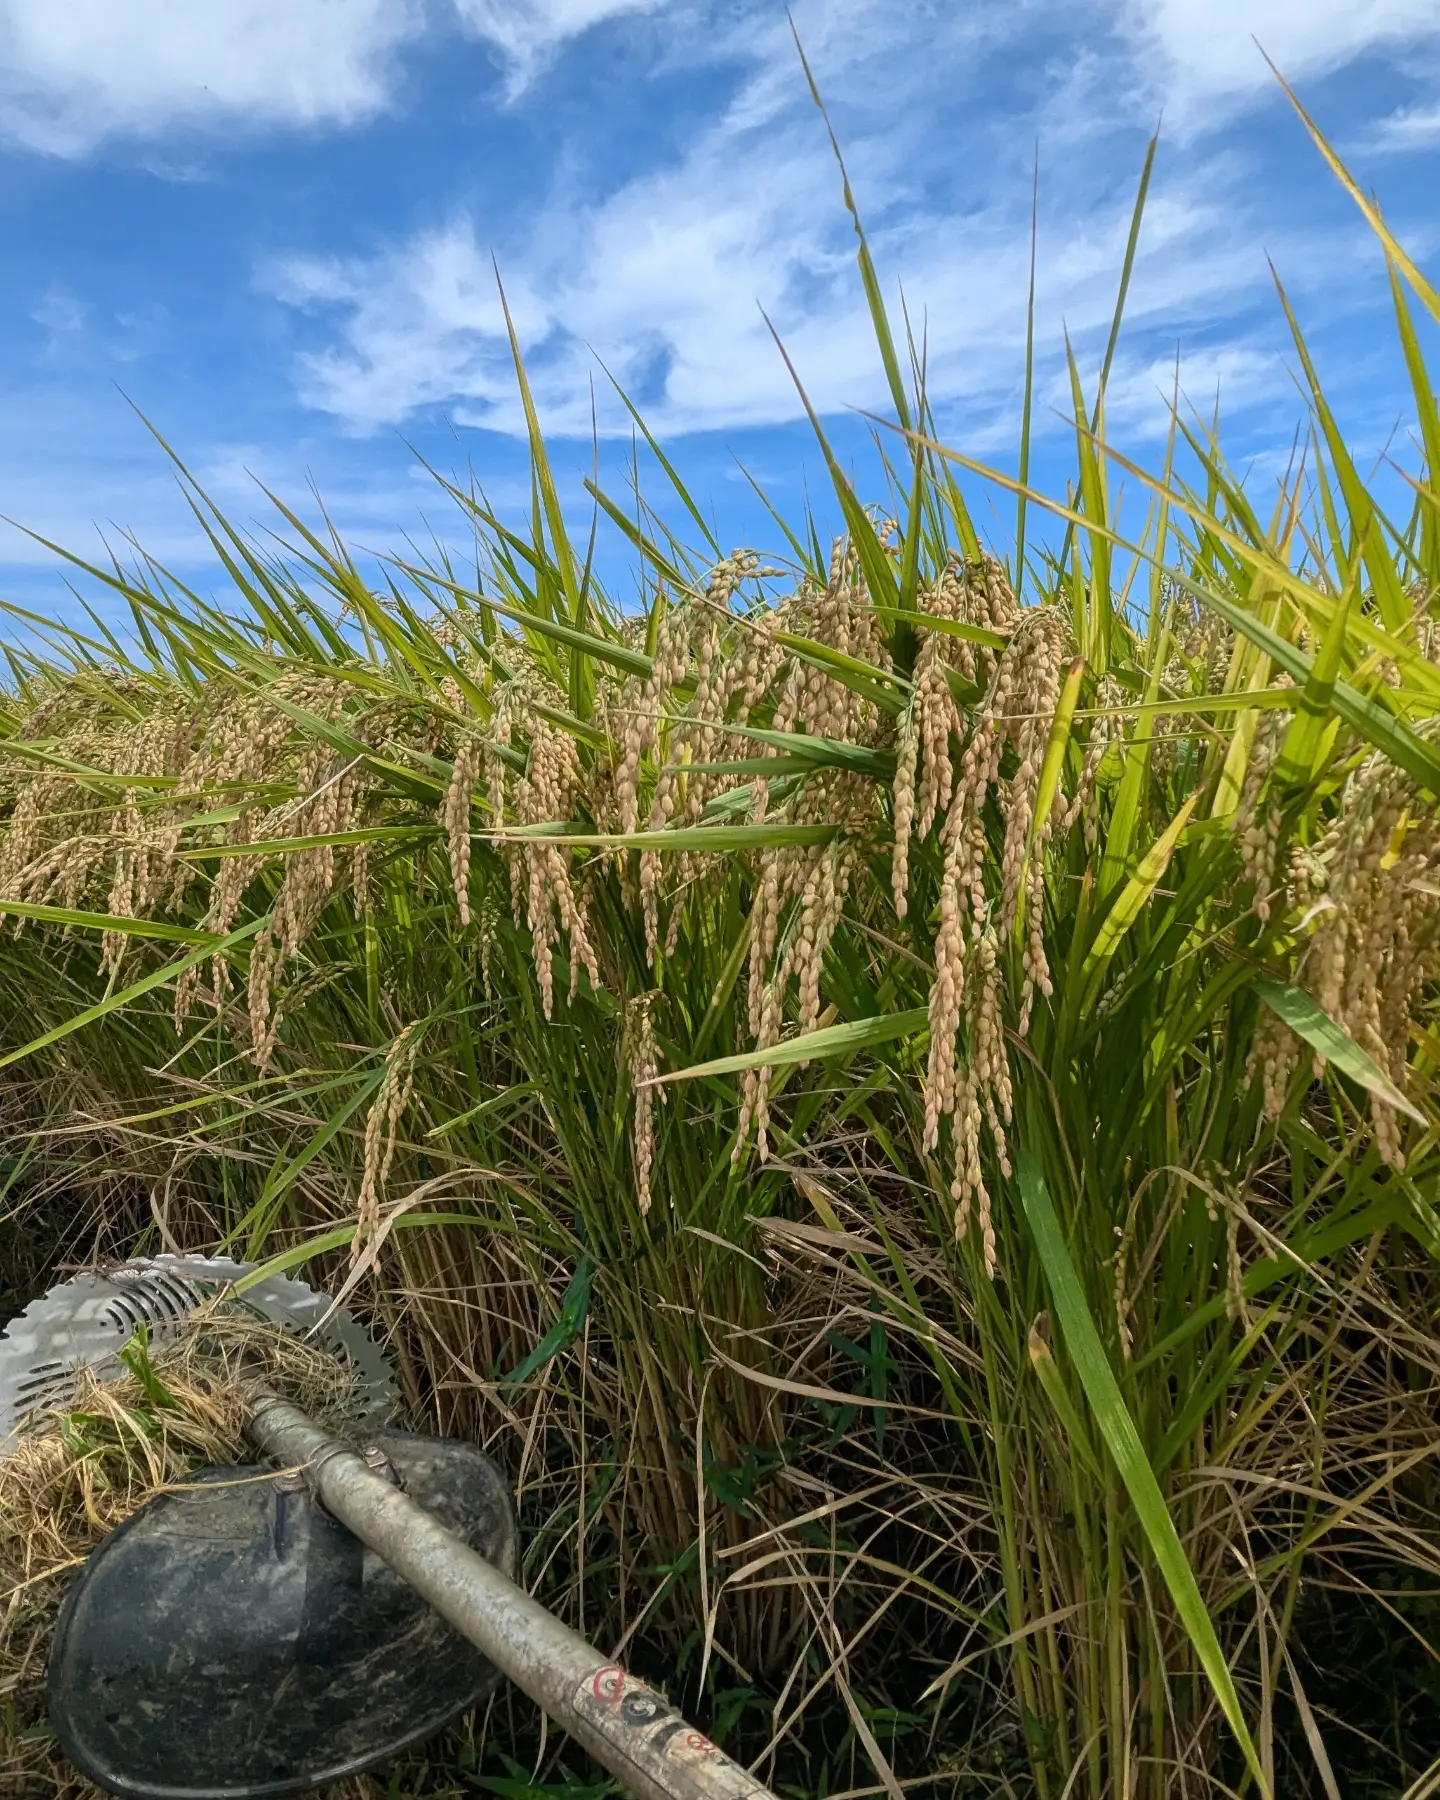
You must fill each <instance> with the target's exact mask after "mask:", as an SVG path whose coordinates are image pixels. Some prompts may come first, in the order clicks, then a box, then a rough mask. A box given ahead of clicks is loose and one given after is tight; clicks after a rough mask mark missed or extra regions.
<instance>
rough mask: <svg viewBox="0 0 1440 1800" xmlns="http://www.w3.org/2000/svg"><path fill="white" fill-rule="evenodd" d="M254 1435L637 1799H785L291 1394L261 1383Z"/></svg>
mask: <svg viewBox="0 0 1440 1800" xmlns="http://www.w3.org/2000/svg"><path fill="white" fill-rule="evenodd" d="M250 1399H251V1417H250V1424H249V1426H248V1428H247V1429H248V1435H249V1437H250V1438H251V1440H252V1442H253V1443H255V1445H256V1446H257V1447H258V1448H259V1449H260V1450H262V1451H263V1452H264V1453H265V1454H266V1455H267V1456H271V1457H274V1458H275V1460H276V1461H277V1462H280V1463H284V1464H288V1465H294V1466H298V1467H302V1468H304V1470H305V1471H306V1475H307V1478H308V1479H309V1481H310V1484H311V1486H312V1487H313V1488H314V1490H315V1492H316V1493H317V1494H318V1495H319V1497H320V1499H321V1500H322V1501H323V1502H324V1504H325V1507H326V1510H327V1511H329V1512H330V1513H331V1514H332V1515H333V1516H334V1517H335V1518H337V1519H338V1520H339V1521H340V1522H341V1524H343V1525H346V1526H348V1527H349V1529H350V1530H351V1531H353V1532H354V1534H355V1536H356V1537H357V1538H359V1539H360V1541H361V1543H362V1544H366V1545H368V1546H369V1548H370V1549H371V1550H373V1551H374V1552H375V1554H376V1555H377V1556H378V1557H380V1558H381V1559H382V1560H383V1561H384V1562H387V1563H388V1564H389V1565H390V1567H391V1568H392V1569H394V1571H395V1573H396V1574H397V1575H399V1576H400V1577H401V1578H402V1579H403V1580H405V1581H407V1582H408V1583H409V1584H410V1586H411V1587H413V1588H414V1589H415V1591H416V1593H417V1594H420V1595H421V1596H423V1598H424V1599H426V1600H428V1601H429V1602H430V1604H431V1605H432V1606H433V1607H434V1608H435V1610H436V1611H437V1612H438V1613H439V1614H440V1615H441V1616H442V1617H443V1618H445V1619H448V1620H449V1622H450V1623H451V1624H452V1625H453V1626H454V1627H455V1629H456V1630H457V1631H458V1632H460V1633H461V1634H462V1635H463V1636H464V1637H466V1638H468V1639H469V1640H470V1642H471V1643H472V1644H474V1645H475V1646H476V1648H477V1649H478V1650H480V1651H482V1652H483V1653H484V1654H485V1655H486V1656H487V1657H489V1659H490V1661H491V1662H492V1663H494V1664H495V1666H496V1668H498V1669H500V1670H501V1671H502V1672H503V1673H504V1674H505V1675H507V1676H509V1678H510V1680H511V1681H513V1682H514V1683H515V1685H516V1686H517V1687H518V1688H522V1689H523V1690H524V1691H525V1693H527V1694H528V1695H529V1696H530V1698H531V1699H532V1700H534V1701H535V1702H536V1703H537V1705H539V1706H542V1707H543V1708H544V1709H545V1711H546V1712H547V1713H548V1714H549V1715H550V1717H551V1718H552V1719H553V1720H554V1721H555V1722H556V1724H557V1725H559V1726H561V1727H562V1729H563V1730H565V1731H567V1732H568V1733H569V1734H570V1736H571V1737H573V1738H574V1739H575V1740H576V1741H577V1742H578V1743H580V1744H583V1745H584V1747H585V1748H586V1749H587V1750H588V1751H589V1752H590V1753H591V1755H592V1756H594V1757H595V1758H596V1759H597V1760H598V1761H599V1762H602V1763H603V1764H604V1765H605V1767H606V1768H607V1769H609V1771H610V1772H611V1774H612V1775H614V1776H615V1777H616V1778H617V1779H618V1780H620V1781H621V1782H623V1783H624V1785H625V1786H626V1787H627V1788H628V1789H629V1791H630V1792H631V1793H632V1794H634V1795H636V1796H637V1797H638V1800H775V1796H774V1795H773V1794H772V1793H771V1792H770V1790H769V1789H768V1788H765V1787H762V1786H761V1785H760V1783H759V1782H758V1781H756V1780H755V1779H754V1777H753V1776H751V1775H749V1774H748V1773H747V1772H746V1771H745V1770H744V1769H742V1768H741V1767H740V1765H739V1764H738V1763H736V1762H733V1761H732V1760H731V1759H730V1758H729V1757H728V1756H726V1755H725V1754H724V1753H723V1752H722V1751H720V1750H718V1749H717V1748H716V1747H715V1745H714V1744H712V1743H711V1742H710V1741H709V1739H708V1738H706V1737H705V1736H704V1735H703V1734H702V1733H701V1732H699V1731H697V1730H696V1729H695V1728H694V1727H693V1726H691V1725H689V1724H687V1723H686V1721H685V1720H684V1719H683V1718H682V1717H681V1716H680V1714H679V1713H678V1712H677V1711H676V1710H675V1708H674V1707H673V1706H671V1705H670V1703H669V1702H668V1701H667V1700H666V1699H664V1698H663V1696H662V1695H660V1694H657V1693H656V1692H655V1691H654V1689H653V1688H649V1687H646V1686H645V1684H644V1683H643V1682H642V1681H639V1680H637V1679H636V1678H635V1677H634V1676H633V1675H629V1674H627V1673H626V1672H625V1670H624V1669H621V1668H618V1667H616V1665H615V1664H613V1663H610V1662H607V1661H606V1660H605V1658H604V1657H602V1656H601V1655H600V1653H599V1651H598V1650H596V1649H595V1648H594V1647H593V1646H592V1645H590V1644H587V1643H586V1642H585V1640H584V1638H582V1637H580V1636H578V1635H577V1634H576V1633H575V1632H573V1631H571V1630H570V1629H569V1627H568V1626H565V1625H562V1624H561V1623H560V1621H559V1620H558V1619H557V1618H555V1617H554V1616H553V1615H552V1614H550V1613H548V1612H547V1611H546V1610H545V1608H544V1607H543V1606H541V1605H540V1603H539V1601H537V1600H532V1599H531V1597H530V1595H529V1594H527V1593H526V1592H525V1590H524V1589H523V1588H520V1587H517V1586H516V1585H515V1583H514V1582H513V1581H510V1580H508V1579H507V1578H506V1577H505V1576H504V1575H502V1574H501V1573H500V1571H499V1570H498V1569H496V1568H494V1567H493V1566H492V1565H491V1564H490V1563H488V1562H486V1561H485V1558H484V1557H483V1556H481V1555H479V1553H478V1552H476V1551H474V1550H472V1549H471V1548H470V1546H469V1545H468V1544H464V1543H462V1542H461V1541H460V1539H459V1538H457V1537H456V1536H455V1535H454V1534H453V1533H452V1532H449V1531H447V1530H446V1529H445V1527H444V1526H443V1525H442V1524H441V1523H440V1522H439V1520H438V1519H436V1518H435V1517H434V1516H433V1515H432V1514H431V1513H428V1512H426V1510H425V1509H424V1507H422V1506H418V1505H417V1504H416V1503H415V1501H413V1500H411V1499H410V1498H409V1496H408V1495H406V1494H404V1493H402V1492H401V1491H400V1489H399V1488H397V1487H395V1486H393V1485H392V1484H391V1483H390V1482H389V1481H387V1480H386V1478H385V1477H384V1475H382V1474H378V1473H377V1472H376V1471H375V1470H374V1469H372V1468H371V1467H370V1466H369V1464H368V1463H367V1462H366V1461H365V1459H364V1458H363V1456H361V1455H360V1453H359V1452H358V1451H356V1450H354V1449H352V1448H351V1447H350V1446H349V1445H348V1444H346V1443H343V1442H342V1441H341V1440H340V1439H339V1438H335V1437H332V1436H331V1435H330V1433H329V1432H327V1431H323V1430H322V1429H321V1428H320V1426H318V1425H316V1424H315V1423H314V1421H313V1420H312V1419H310V1418H308V1417H307V1416H306V1414H305V1413H303V1412H302V1411H301V1410H300V1408H299V1407H297V1406H292V1405H291V1404H290V1402H289V1401H287V1400H282V1399H280V1398H279V1397H278V1396H276V1395H274V1394H271V1393H268V1392H265V1391H264V1390H261V1389H252V1390H251V1395H250Z"/></svg>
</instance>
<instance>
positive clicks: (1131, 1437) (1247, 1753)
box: [1016, 1144, 1270, 1794]
mask: <svg viewBox="0 0 1440 1800" xmlns="http://www.w3.org/2000/svg"><path fill="white" fill-rule="evenodd" d="M1016 1185H1017V1186H1018V1187H1019V1190H1020V1199H1021V1203H1022V1205H1023V1207H1024V1210H1025V1217H1026V1220H1027V1221H1028V1223H1029V1226H1030V1230H1031V1233H1032V1235H1033V1237H1034V1239H1035V1247H1036V1249H1037V1250H1038V1251H1039V1254H1040V1260H1041V1263H1042V1264H1043V1265H1044V1269H1045V1277H1046V1280H1047V1282H1048V1284H1049V1287H1050V1294H1051V1298H1052V1300H1053V1303H1054V1308H1055V1314H1056V1317H1057V1319H1058V1320H1059V1324H1060V1330H1061V1333H1062V1335H1063V1338H1064V1342H1065V1348H1066V1350H1067V1351H1068V1352H1069V1355H1070V1359H1071V1361H1072V1362H1073V1363H1074V1365H1075V1372H1076V1374H1077V1375H1078V1376H1079V1378H1080V1385H1081V1387H1082V1388H1083V1389H1084V1390H1085V1398H1086V1400H1087V1401H1088V1402H1089V1405H1090V1411H1091V1413H1092V1414H1093V1415H1094V1419H1095V1423H1096V1425H1097V1427H1098V1428H1099V1431H1100V1435H1101V1437H1102V1438H1103V1439H1104V1440H1105V1444H1106V1447H1107V1449H1108V1450H1109V1452H1110V1455H1111V1457H1112V1458H1113V1459H1114V1462H1115V1467H1116V1469H1117V1470H1118V1471H1119V1473H1120V1479H1121V1480H1122V1481H1123V1482H1124V1483H1125V1489H1126V1492H1127V1493H1128V1494H1129V1496H1130V1503H1131V1505H1132V1506H1133V1507H1134V1508H1135V1514H1136V1517H1137V1518H1138V1519H1139V1521H1140V1527H1141V1529H1142V1530H1143V1532H1144V1533H1145V1538H1146V1541H1147V1542H1148V1543H1149V1545H1150V1552H1151V1554H1152V1555H1153V1556H1154V1558H1155V1561H1156V1564H1157V1566H1158V1567H1159V1570H1160V1573H1161V1575H1162V1576H1163V1578H1164V1581H1165V1585H1166V1587H1167V1588H1169V1590H1170V1596H1171V1598H1172V1599H1173V1600H1174V1602H1175V1608H1176V1611H1177V1612H1178V1613H1179V1615H1180V1619H1181V1622H1182V1624H1183V1625H1184V1627H1185V1631H1186V1634H1187V1636H1188V1637H1189V1639H1190V1642H1191V1643H1192V1644H1193V1645H1194V1646H1195V1653H1196V1655H1197V1656H1198V1657H1199V1658H1200V1663H1201V1666H1202V1667H1203V1668H1204V1670H1205V1674H1206V1676H1207V1677H1208V1679H1209V1682H1210V1686H1211V1687H1212V1689H1213V1690H1214V1693H1215V1698H1216V1699H1217V1700H1218V1701H1219V1703H1220V1709H1221V1711H1222V1712H1223V1713H1224V1715H1225V1717H1226V1720H1227V1721H1228V1722H1229V1725H1230V1729H1231V1730H1232V1731H1233V1732H1234V1734H1235V1739H1236V1742H1237V1743H1238V1744H1239V1746H1240V1750H1241V1753H1242V1754H1243V1756H1244V1758H1245V1761H1246V1764H1247V1765H1248V1767H1249V1769H1250V1773H1251V1775H1252V1776H1253V1777H1254V1778H1255V1781H1256V1784H1257V1785H1258V1787H1259V1789H1260V1792H1261V1793H1262V1794H1268V1793H1269V1792H1270V1790H1269V1786H1268V1783H1267V1782H1266V1780H1265V1771H1264V1769H1263V1768H1262V1766H1261V1763H1260V1758H1259V1756H1258V1755H1257V1753H1256V1750H1255V1745H1254V1743H1253V1742H1252V1740H1251V1737H1250V1732H1249V1728H1248V1727H1247V1726H1246V1723H1245V1715H1244V1712H1243V1711H1242V1709H1241V1705H1240V1696H1239V1694H1238V1693H1237V1691H1236V1688H1235V1682H1234V1678H1233V1677H1232V1676H1231V1673H1230V1668H1229V1665H1228V1664H1227V1663H1226V1661H1225V1653H1224V1651H1223V1650H1222V1649H1221V1648H1220V1640H1219V1638H1218V1637H1217V1636H1216V1635H1215V1626H1214V1623H1213V1622H1212V1620H1211V1618H1210V1615H1209V1613H1208V1612H1207V1611H1206V1609H1205V1602H1204V1600H1203V1599H1202V1598H1201V1595H1200V1588H1199V1584H1198V1583H1197V1582H1196V1580H1195V1571H1194V1570H1193V1569H1192V1568H1191V1567H1190V1562H1189V1559H1188V1558H1187V1556H1186V1555H1185V1547H1184V1545H1183V1544H1182V1543H1181V1542H1180V1534H1179V1533H1178V1532H1177V1531H1176V1529H1175V1522H1174V1520H1173V1519H1172V1518H1171V1517H1170V1513H1169V1509H1168V1508H1167V1507H1166V1505H1165V1496H1164V1495H1163V1494H1162V1493H1161V1491H1160V1483H1159V1482H1158V1481H1157V1480H1156V1478H1155V1471H1154V1470H1153V1469H1152V1468H1151V1466H1150V1461H1149V1459H1148V1457H1147V1456H1146V1454H1145V1447H1144V1445H1143V1444H1142V1443H1141V1442H1140V1434H1139V1432H1138V1431H1137V1430H1136V1429H1135V1421H1134V1420H1133V1419H1132V1418H1131V1416H1130V1411H1129V1408H1128V1407H1127V1406H1126V1404H1125V1399H1124V1396H1123V1395H1122V1394H1121V1392H1120V1384H1119V1383H1118V1382H1117V1381H1116V1379H1115V1371H1114V1370H1113V1369H1112V1368H1111V1366H1110V1359H1109V1357H1108V1356H1107V1355H1106V1353H1105V1346H1104V1344H1103V1343H1102V1342H1101V1340H1100V1333H1099V1332H1098V1331H1097V1330H1096V1327H1095V1321H1094V1319H1093V1318H1092V1316H1091V1313H1090V1307H1089V1304H1088V1302H1087V1301H1086V1298H1085V1290H1084V1288H1083V1287H1082V1286H1081V1282H1080V1276H1079V1274H1078V1272H1077V1271H1076V1268H1075V1263H1074V1261H1073V1259H1072V1257H1071V1255H1070V1249H1069V1246H1068V1245H1067V1244H1066V1242H1065V1237H1064V1234H1063V1233H1062V1231H1061V1229H1060V1221H1059V1218H1058V1217H1057V1216H1056V1212H1055V1207H1054V1203H1053V1202H1052V1201H1051V1198H1050V1192H1049V1189H1048V1188H1047V1187H1046V1185H1045V1177H1044V1175H1043V1173H1042V1172H1041V1168H1040V1161H1039V1158H1038V1156H1037V1155H1036V1153H1035V1151H1034V1149H1033V1148H1032V1147H1031V1146H1030V1145H1028V1144H1026V1145H1023V1146H1022V1147H1021V1149H1020V1154H1019V1158H1018V1168H1017V1177H1016Z"/></svg>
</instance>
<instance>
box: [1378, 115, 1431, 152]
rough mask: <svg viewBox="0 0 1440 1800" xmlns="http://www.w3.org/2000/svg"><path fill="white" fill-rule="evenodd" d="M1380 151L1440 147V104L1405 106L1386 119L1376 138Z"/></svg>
mask: <svg viewBox="0 0 1440 1800" xmlns="http://www.w3.org/2000/svg"><path fill="white" fill-rule="evenodd" d="M1373 141H1374V147H1375V148H1376V149H1377V150H1394V151H1402V152H1403V151H1406V150H1427V149H1430V148H1431V147H1432V146H1434V145H1437V144H1440V105H1435V106H1403V107H1401V108H1400V109H1399V110H1398V111H1396V112H1393V113H1391V114H1390V116H1389V118H1388V119H1383V120H1381V122H1380V125H1379V126H1378V128H1377V129H1376V132H1375V135H1374V140H1373Z"/></svg>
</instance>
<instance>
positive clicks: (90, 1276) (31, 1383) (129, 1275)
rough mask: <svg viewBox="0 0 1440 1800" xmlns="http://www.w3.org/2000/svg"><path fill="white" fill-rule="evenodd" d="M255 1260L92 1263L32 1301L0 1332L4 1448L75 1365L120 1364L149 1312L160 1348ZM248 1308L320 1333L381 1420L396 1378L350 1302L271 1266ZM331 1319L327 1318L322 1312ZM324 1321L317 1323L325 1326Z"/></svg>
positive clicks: (64, 1385)
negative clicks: (92, 1268) (335, 1301)
mask: <svg viewBox="0 0 1440 1800" xmlns="http://www.w3.org/2000/svg"><path fill="white" fill-rule="evenodd" d="M255 1267H256V1265H255V1264H254V1263H246V1262H236V1261H235V1260H234V1259H233V1258H231V1257H228V1256H171V1255H161V1256H149V1257H138V1258H136V1259H135V1260H133V1261H131V1262H127V1263H120V1264H118V1265H117V1266H116V1267H114V1268H112V1269H108V1270H105V1271H104V1272H88V1271H87V1272H86V1273H83V1274H80V1275H76V1276H74V1277H73V1278H72V1279H71V1280H69V1281H66V1282H62V1283H61V1284H60V1285H59V1286H58V1287H53V1288H51V1290H50V1292H49V1293H48V1294H44V1295H42V1296H41V1298H40V1299H38V1300H35V1301H32V1302H31V1304H30V1305H29V1306H27V1307H26V1309H25V1311H24V1312H23V1313H21V1314H20V1315H19V1317H18V1318H16V1319H12V1320H11V1322H10V1325H9V1327H8V1329H7V1330H6V1331H5V1332H4V1333H3V1334H0V1455H4V1454H5V1453H6V1452H7V1451H8V1450H10V1449H12V1448H13V1445H14V1439H15V1434H16V1433H17V1432H18V1431H19V1430H20V1428H21V1426H22V1425H23V1424H24V1421H25V1419H26V1418H27V1416H28V1415H29V1414H30V1413H32V1412H34V1411H35V1410H36V1409H37V1408H39V1409H44V1408H46V1407H49V1406H55V1405H63V1404H64V1402H65V1400H66V1398H67V1397H68V1395H69V1393H70V1389H71V1384H72V1382H73V1380H74V1377H75V1374H76V1372H77V1371H78V1370H80V1369H82V1368H90V1369H93V1370H94V1371H95V1373H96V1374H97V1375H98V1376H100V1378H101V1379H102V1380H108V1379H111V1378H113V1377H114V1376H116V1375H118V1374H120V1373H121V1372H122V1370H123V1367H124V1365H123V1364H122V1363H121V1362H120V1361H119V1360H118V1359H119V1352H120V1351H121V1350H123V1349H124V1347H125V1345H126V1343H127V1342H128V1341H129V1339H130V1337H131V1336H132V1334H133V1333H134V1331H135V1328H136V1326H137V1325H139V1324H141V1323H142V1322H143V1323H144V1324H145V1325H146V1326H148V1328H149V1333H150V1342H151V1344H152V1345H153V1346H154V1347H155V1348H156V1349H157V1350H160V1349H164V1348H165V1347H166V1346H168V1345H171V1344H175V1343H177V1342H179V1341H180V1340H181V1339H182V1338H183V1337H184V1336H185V1334H186V1333H187V1331H188V1330H189V1329H190V1320H191V1316H192V1315H193V1313H194V1312H195V1310H196V1309H197V1308H198V1307H200V1306H201V1305H203V1304H204V1303H205V1302H206V1301H207V1300H209V1299H211V1298H212V1296H213V1295H214V1294H216V1293H217V1292H218V1291H219V1290H220V1289H222V1288H224V1287H227V1286H228V1285H229V1284H230V1283H232V1282H235V1281H238V1280H239V1279H240V1277H241V1276H242V1275H247V1274H249V1273H250V1271H251V1270H252V1269H254V1268H255ZM233 1304H234V1305H235V1307H236V1309H237V1311H242V1312H248V1313H249V1314H251V1315H252V1316H253V1317H255V1318H259V1319H264V1320H266V1321H268V1322H269V1323H270V1324H272V1325H277V1326H279V1327H281V1329H283V1330H285V1331H291V1332H294V1333H296V1334H297V1335H301V1334H305V1333H310V1332H314V1333H315V1341H316V1342H317V1343H318V1344H320V1345H321V1346H323V1348H325V1349H326V1350H328V1351H330V1353H331V1354H332V1355H333V1356H335V1357H337V1358H338V1359H339V1360H340V1361H341V1362H342V1363H344V1364H345V1365H346V1366H347V1367H348V1368H350V1369H351V1370H352V1371H353V1372H354V1375H355V1378H356V1384H355V1398H354V1403H353V1404H354V1417H355V1419H356V1420H357V1421H377V1422H378V1421H380V1420H382V1419H384V1418H386V1417H387V1416H388V1415H389V1414H390V1413H391V1412H392V1411H393V1409H394V1405H395V1385H394V1382H393V1380H392V1379H391V1375H390V1366H389V1364H388V1362H387V1361H386V1359H385V1356H384V1354H383V1352H382V1351H381V1350H380V1348H379V1346H378V1345H377V1344H376V1343H375V1341H374V1340H373V1339H372V1338H371V1337H370V1335H369V1334H368V1333H367V1332H366V1331H364V1330H363V1329H362V1328H361V1327H360V1326H359V1325H358V1324H357V1323H356V1322H355V1320H354V1319H353V1318H352V1317H351V1316H350V1314H349V1313H348V1312H346V1311H345V1310H344V1308H343V1307H342V1308H337V1309H336V1310H335V1311H334V1312H333V1313H331V1315H330V1317H329V1318H328V1319H326V1318H325V1315H326V1313H327V1312H328V1311H329V1309H330V1301H329V1300H328V1298H327V1297H326V1296H325V1295H323V1294H317V1293H315V1292H314V1291H313V1290H312V1289H311V1288H308V1287H307V1286H306V1285H305V1283H304V1282H303V1281H300V1280H298V1279H297V1278H296V1277H295V1276H293V1275H267V1276H266V1277H265V1279H264V1280H263V1281H259V1282H257V1283H256V1284H255V1286H254V1287H252V1288H249V1289H247V1291H246V1292H245V1293H244V1294H243V1295H240V1296H238V1297H236V1299H235V1300H234V1302H233ZM322 1319H323V1320H325V1322H324V1324H323V1326H322V1325H321V1320H322ZM317 1327H318V1329H317Z"/></svg>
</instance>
